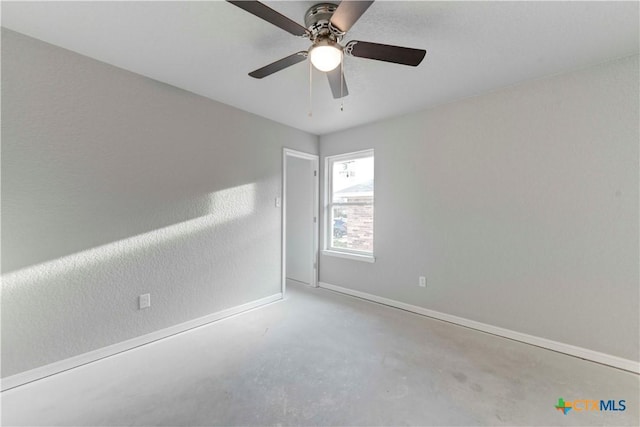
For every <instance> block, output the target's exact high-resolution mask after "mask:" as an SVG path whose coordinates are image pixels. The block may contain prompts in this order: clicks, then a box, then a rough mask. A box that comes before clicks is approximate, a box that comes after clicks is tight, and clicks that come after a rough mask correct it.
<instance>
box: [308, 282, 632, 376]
mask: <svg viewBox="0 0 640 427" xmlns="http://www.w3.org/2000/svg"><path fill="white" fill-rule="evenodd" d="M319 285H320V287H321V288H325V289H329V290H331V291H335V292H340V293H342V294H347V295H351V296H354V297H357V298H362V299H365V300H368V301H373V302H377V303H380V304H384V305H388V306H391V307H395V308H400V309H402V310H406V311H410V312H412V313H417V314H422V315H423V316H427V317H432V318H434V319H438V320H443V321H445V322H449V323H454V324H456V325H460V326H465V327H467V328H471V329H476V330H478V331H482V332H487V333H489V334H493V335H498V336H501V337H504V338H509V339H512V340H515V341H520V342H523V343H526V344H532V345H535V346H538V347H542V348H546V349H549V350H553V351H557V352H559V353H564V354H568V355H570V356H575V357H579V358H581V359H586V360H590V361H593V362H597V363H601V364H603V365H608V366H612V367H614V368H619V369H624V370H625V371H630V372H633V373H640V363H639V362H635V361H633V360H629V359H623V358H621V357H617V356H613V355H610V354H606V353H601V352H599V351H594V350H589V349H587V348H583V347H577V346H575V345H571V344H565V343H562V342H558V341H553V340H550V339H547V338H541V337H536V336H534V335H529V334H525V333H522V332H516V331H512V330H510V329H505V328H501V327H498V326H493V325H488V324H486V323H481V322H476V321H475V320H470V319H465V318H464V317H458V316H453V315H451V314H446V313H441V312H439V311H435V310H430V309H428V308H424V307H419V306H416V305H411V304H407V303H404V302H400V301H395V300H392V299H389V298H384V297H380V296H377V295H373V294H368V293H366V292H360V291H355V290H353V289H348V288H343V287H341V286H336V285H332V284H329V283H324V282H320V283H319Z"/></svg>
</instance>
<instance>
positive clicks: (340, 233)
mask: <svg viewBox="0 0 640 427" xmlns="http://www.w3.org/2000/svg"><path fill="white" fill-rule="evenodd" d="M373 163H374V161H373V150H367V151H360V152H357V153H350V154H343V155H339V156H331V157H327V159H326V173H325V177H326V179H327V186H326V188H327V212H326V215H325V218H326V219H327V224H326V227H325V229H326V230H327V235H326V238H325V246H326V248H325V254H326V255H337V256H340V255H346V256H347V258H355V259H362V260H365V261H373V200H374V197H373Z"/></svg>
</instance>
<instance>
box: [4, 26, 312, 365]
mask: <svg viewBox="0 0 640 427" xmlns="http://www.w3.org/2000/svg"><path fill="white" fill-rule="evenodd" d="M283 146H287V147H291V148H295V149H299V150H301V151H306V152H310V153H316V152H317V137H316V136H313V135H309V134H306V133H304V132H301V131H297V130H294V129H291V128H288V127H286V126H283V125H279V124H276V123H274V122H271V121H269V120H266V119H262V118H259V117H257V116H254V115H251V114H248V113H245V112H242V111H239V110H236V109H234V108H231V107H228V106H225V105H222V104H220V103H217V102H214V101H211V100H208V99H206V98H202V97H199V96H196V95H194V94H191V93H188V92H185V91H183V90H180V89H177V88H175V87H172V86H168V85H165V84H162V83H160V82H157V81H153V80H150V79H147V78H145V77H142V76H139V75H135V74H132V73H129V72H127V71H124V70H121V69H118V68H115V67H112V66H109V65H106V64H104V63H101V62H98V61H95V60H92V59H90V58H87V57H83V56H81V55H78V54H75V53H72V52H69V51H66V50H64V49H60V48H58V47H55V46H51V45H48V44H45V43H43V42H40V41H37V40H35V39H31V38H28V37H26V36H22V35H20V34H18V33H14V32H11V31H5V30H3V32H2V273H3V276H2V279H3V283H2V375H3V376H8V375H12V374H15V373H18V372H21V371H24V370H28V369H31V368H35V367H38V366H41V365H44V364H47V363H51V362H54V361H57V360H61V359H64V358H67V357H70V356H74V355H77V354H81V353H84V352H87V351H90V350H94V349H97V348H100V347H104V346H107V345H110V344H114V343H117V342H120V341H123V340H126V339H130V338H133V337H136V336H140V335H143V334H145V333H149V332H153V331H156V330H158V329H161V328H165V327H169V326H172V325H176V324H178V323H181V322H184V321H188V320H191V319H195V318H198V317H201V316H204V315H207V314H210V313H213V312H216V311H219V310H222V309H225V308H229V307H233V306H237V305H239V304H243V303H246V302H249V301H253V300H256V299H259V298H263V297H267V296H270V295H273V294H277V293H279V292H280V283H281V272H280V265H281V255H280V245H281V212H280V209H279V208H276V207H275V205H274V198H275V197H276V196H280V195H281V194H280V192H281V170H282V147H283ZM147 292H149V293H151V300H152V306H151V308H150V309H147V310H142V311H139V310H137V297H138V295H139V294H142V293H147Z"/></svg>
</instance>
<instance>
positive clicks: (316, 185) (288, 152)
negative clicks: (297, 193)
mask: <svg viewBox="0 0 640 427" xmlns="http://www.w3.org/2000/svg"><path fill="white" fill-rule="evenodd" d="M287 157H298V158H300V159H305V160H311V161H312V162H313V170H314V171H315V172H314V176H313V189H314V191H313V193H314V194H313V216H314V222H313V259H312V260H310V262H312V263H313V274H312V278H311V286H313V287H316V288H317V287H318V248H319V245H318V226H319V222H320V216H319V213H320V211H319V204H320V194H319V193H320V176H319V175H320V170H319V168H318V166H319V163H320V160H319V157H318V155H316V154H309V153H304V152H302V151H297V150H292V149H290V148H284V149H283V150H282V295H284V294H285V291H286V288H287Z"/></svg>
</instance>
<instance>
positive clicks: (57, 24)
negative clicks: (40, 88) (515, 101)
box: [2, 1, 639, 134]
mask: <svg viewBox="0 0 640 427" xmlns="http://www.w3.org/2000/svg"><path fill="white" fill-rule="evenodd" d="M265 3H267V4H268V5H269V6H270V7H272V8H273V9H275V10H277V11H279V12H280V13H282V14H284V15H286V16H288V17H290V18H292V19H293V20H295V21H297V22H299V23H301V24H303V16H304V12H305V11H306V9H307V8H308V7H310V6H311V5H313V4H315V3H316V2H313V1H311V2H310V1H303V2H299V1H266V2H265ZM638 15H639V9H638V2H635V1H633V2H607V1H604V2H535V1H528V2H496V1H488V2H484V1H473V2H453V1H445V2H436V1H411V2H409V1H377V2H375V3H374V4H373V5H372V6H371V7H370V8H369V10H368V11H367V12H366V13H365V14H364V15H363V17H362V18H361V19H360V21H358V22H357V23H356V24H355V25H354V27H353V28H352V29H351V31H350V32H349V34H347V37H346V38H345V41H348V40H354V39H356V40H363V41H373V42H379V43H385V44H395V45H400V46H408V47H415V48H424V49H426V50H427V56H426V58H425V60H424V61H423V63H422V64H421V65H420V66H419V67H417V68H413V67H406V66H401V65H395V64H388V63H384V62H379V61H372V60H365V59H360V58H352V57H347V58H346V60H345V75H346V80H347V83H348V86H349V91H350V95H349V96H348V97H346V98H345V101H344V111H340V101H339V100H334V99H333V98H332V97H331V91H330V89H329V86H328V83H327V81H326V77H325V76H324V75H322V73H320V72H318V71H315V72H314V74H313V104H312V105H313V116H312V117H309V116H308V111H309V69H308V66H307V63H306V62H303V63H300V64H297V65H294V66H292V67H290V68H288V69H286V70H284V71H281V72H279V73H276V74H273V75H271V76H269V77H266V78H264V79H262V80H256V79H253V78H251V77H249V76H247V73H248V72H250V71H253V70H254V69H256V68H260V67H262V66H264V65H266V64H268V63H270V62H273V61H275V60H277V59H280V58H282V57H285V56H287V55H289V54H291V53H294V52H297V51H300V50H306V48H307V47H308V41H306V40H304V39H301V38H297V37H295V36H292V35H290V34H289V33H287V32H285V31H283V30H281V29H279V28H277V27H275V26H273V25H271V24H269V23H266V22H264V21H262V20H260V19H258V18H256V17H255V16H253V15H250V14H249V13H247V12H245V11H243V10H241V9H239V8H237V7H235V6H233V5H231V4H229V3H226V2H223V1H195V2H184V1H180V2H163V1H143V2H129V1H126V2H125V1H115V2H8V1H3V2H2V25H3V26H5V27H7V28H9V29H12V30H15V31H18V32H21V33H24V34H27V35H30V36H32V37H35V38H38V39H41V40H44V41H47V42H49V43H52V44H55V45H58V46H62V47H64V48H67V49H70V50H73V51H75V52H78V53H81V54H83V55H87V56H90V57H92V58H96V59H98V60H101V61H104V62H107V63H109V64H113V65H115V66H118V67H121V68H124V69H127V70H130V71H133V72H136V73H139V74H142V75H145V76H148V77H151V78H153V79H157V80H160V81H162V82H165V83H169V84H171V85H174V86H177V87H180V88H183V89H186V90H189V91H191V92H194V93H197V94H200V95H203V96H206V97H208V98H211V99H214V100H217V101H220V102H223V103H225V104H229V105H232V106H235V107H237V108H240V109H242V110H245V111H249V112H252V113H255V114H258V115H260V116H263V117H267V118H269V119H272V120H275V121H277V122H281V123H284V124H287V125H290V126H293V127H296V128H299V129H302V130H305V131H308V132H311V133H314V134H325V133H329V132H333V131H336V130H340V129H345V128H348V127H352V126H356V125H359V124H363V123H368V122H372V121H375V120H379V119H382V118H386V117H391V116H396V115H400V114H403V113H407V112H410V111H416V110H420V109H424V108H428V107H432V106H434V105H438V104H442V103H446V102H450V101H452V100H456V99H460V98H465V97H469V96H474V95H477V94H480V93H483V92H487V91H491V90H494V89H496V88H499V87H504V86H508V85H512V84H514V83H518V82H521V81H524V80H529V79H533V78H538V77H541V76H547V75H551V74H556V73H560V72H564V71H568V70H572V69H576V68H580V67H584V66H588V65H591V64H596V63H599V62H604V61H606V60H608V59H613V58H619V57H623V56H627V55H631V54H637V53H638V36H639V34H638V28H639V22H638Z"/></svg>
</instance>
